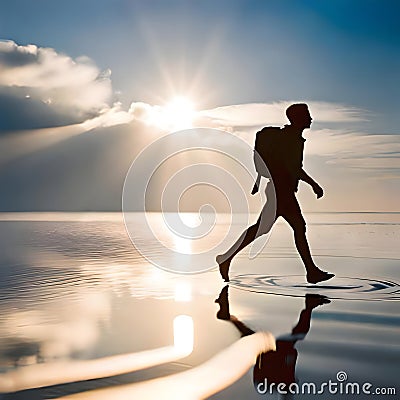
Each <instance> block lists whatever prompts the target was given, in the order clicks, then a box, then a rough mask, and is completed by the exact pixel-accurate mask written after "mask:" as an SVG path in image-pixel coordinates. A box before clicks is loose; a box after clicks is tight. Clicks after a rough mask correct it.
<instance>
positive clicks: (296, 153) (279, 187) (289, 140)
mask: <svg viewBox="0 0 400 400" xmlns="http://www.w3.org/2000/svg"><path fill="white" fill-rule="evenodd" d="M286 116H287V118H288V119H289V121H290V125H285V127H284V128H283V129H281V130H280V132H279V141H277V143H279V145H278V148H276V149H273V150H272V151H273V153H274V158H275V161H274V163H273V164H272V165H271V164H270V165H269V166H268V167H269V169H270V175H271V178H272V182H269V183H268V185H267V189H266V194H267V202H266V204H265V206H264V208H263V210H262V211H261V214H260V217H259V218H258V220H257V222H256V223H255V224H254V225H252V226H250V227H249V228H247V229H246V230H245V231H244V232H243V234H242V235H241V236H240V237H239V239H238V240H237V241H236V242H235V244H234V245H233V246H232V247H231V248H230V249H229V250H228V251H227V252H226V253H225V254H221V255H219V256H217V258H216V260H217V263H218V265H219V270H220V273H221V276H222V278H223V279H224V280H225V281H226V282H228V281H229V267H230V264H231V262H232V259H233V258H234V257H235V256H236V254H237V253H239V251H241V250H242V249H243V248H245V247H246V246H247V245H248V244H250V243H251V242H253V241H254V240H255V239H256V238H257V237H258V236H260V235H262V234H266V233H268V232H269V231H270V230H271V228H272V226H273V224H274V222H275V221H276V219H277V218H278V217H279V216H282V217H283V218H284V219H285V220H286V221H287V222H288V223H289V225H290V226H291V228H292V229H293V232H294V238H295V244H296V248H297V251H298V252H299V254H300V257H301V259H302V261H303V263H304V266H305V269H306V279H307V282H309V283H314V284H315V283H318V282H322V281H326V280H328V279H331V278H332V277H333V276H334V274H331V273H328V272H325V271H322V270H321V269H319V268H318V267H317V266H316V265H315V263H314V261H313V259H312V257H311V252H310V248H309V246H308V242H307V238H306V222H305V220H304V218H303V215H302V213H301V209H300V206H299V203H298V201H297V198H296V194H295V193H296V192H297V188H298V183H299V180H302V181H304V182H306V183H308V184H309V185H310V186H311V187H312V189H313V191H314V193H315V194H316V195H317V198H318V199H319V198H320V197H322V196H323V194H324V192H323V190H322V188H321V186H319V185H318V183H317V182H315V181H314V180H313V179H312V178H311V177H310V176H309V175H308V174H307V173H306V172H305V171H304V169H303V151H304V142H305V139H304V138H303V136H302V134H303V131H304V129H308V128H310V126H311V122H312V118H311V115H310V112H309V110H308V106H307V104H303V103H301V104H292V105H291V106H289V107H288V109H287V110H286ZM265 161H266V160H265ZM258 182H259V179H258ZM274 189H275V196H274ZM253 193H254V190H253ZM275 200H276V203H275ZM275 204H276V208H275Z"/></svg>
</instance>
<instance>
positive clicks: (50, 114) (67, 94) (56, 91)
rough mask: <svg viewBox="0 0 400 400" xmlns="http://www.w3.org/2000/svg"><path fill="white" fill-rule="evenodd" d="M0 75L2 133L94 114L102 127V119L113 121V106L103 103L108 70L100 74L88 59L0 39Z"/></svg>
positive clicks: (108, 92)
mask: <svg viewBox="0 0 400 400" xmlns="http://www.w3.org/2000/svg"><path fill="white" fill-rule="evenodd" d="M0 71H1V73H0V103H1V106H2V109H3V112H2V114H3V115H2V118H1V120H2V127H0V128H2V129H3V130H4V129H5V130H7V129H24V128H44V127H49V126H62V125H68V124H73V123H80V122H83V121H85V120H87V119H90V118H93V117H98V116H100V117H101V119H102V124H103V125H104V123H105V122H104V120H105V118H106V115H109V116H111V117H112V119H114V120H115V107H118V106H114V107H111V108H110V105H109V104H110V101H111V99H112V95H113V93H112V85H111V79H110V75H111V71H110V70H106V71H100V69H99V68H98V67H97V66H96V65H95V63H94V62H93V61H92V60H90V59H89V58H88V57H85V56H82V57H78V58H76V59H73V58H71V57H69V56H68V55H65V54H61V53H58V52H57V51H56V50H54V49H52V48H44V47H38V46H36V45H33V44H30V45H26V46H21V45H18V44H16V43H15V42H13V41H0ZM119 117H121V115H119ZM118 119H119V118H118ZM30 123H31V126H29V124H30Z"/></svg>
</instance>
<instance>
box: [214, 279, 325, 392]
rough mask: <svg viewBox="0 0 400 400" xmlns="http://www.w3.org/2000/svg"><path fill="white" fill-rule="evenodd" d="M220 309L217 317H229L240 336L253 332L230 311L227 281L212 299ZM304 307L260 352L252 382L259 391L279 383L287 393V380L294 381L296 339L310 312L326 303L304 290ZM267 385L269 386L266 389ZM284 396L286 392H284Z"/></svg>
mask: <svg viewBox="0 0 400 400" xmlns="http://www.w3.org/2000/svg"><path fill="white" fill-rule="evenodd" d="M215 302H216V303H218V304H219V307H220V309H219V310H218V312H217V318H218V319H221V320H226V321H230V322H231V323H232V324H233V325H234V326H235V327H236V328H237V329H238V331H239V332H240V334H241V336H242V337H243V336H248V335H252V334H253V333H255V331H253V330H252V329H251V328H249V327H248V326H247V325H245V324H244V323H243V322H241V321H239V320H238V318H236V317H235V316H234V315H231V314H230V310H229V300H228V285H227V286H225V287H224V288H223V289H222V291H221V293H220V295H219V297H218V299H216V300H215ZM304 303H305V304H304V306H305V308H304V309H303V310H302V311H301V312H300V316H299V320H298V322H297V324H296V326H295V327H294V328H293V329H292V332H291V333H288V334H285V335H281V336H279V337H278V338H277V339H276V350H275V351H268V352H267V353H261V354H259V355H258V357H257V361H256V363H255V365H254V369H253V383H254V386H255V388H256V390H257V391H258V393H260V394H265V393H267V391H268V390H269V391H270V392H272V391H273V388H277V386H278V385H280V387H281V389H282V391H286V392H287V393H288V388H289V386H290V384H291V383H294V382H296V362H297V355H298V353H297V350H296V348H295V345H296V342H297V341H298V340H303V339H304V338H305V337H306V335H307V333H308V332H309V330H310V326H311V314H312V311H313V310H314V308H316V307H318V306H322V305H324V304H329V303H330V300H329V299H328V298H327V297H326V296H321V295H319V294H306V296H305V301H304ZM270 387H271V389H270ZM285 397H286V396H285Z"/></svg>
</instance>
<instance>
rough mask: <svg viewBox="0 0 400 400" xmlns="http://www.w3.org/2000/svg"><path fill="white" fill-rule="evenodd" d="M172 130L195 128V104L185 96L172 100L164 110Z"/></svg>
mask: <svg viewBox="0 0 400 400" xmlns="http://www.w3.org/2000/svg"><path fill="white" fill-rule="evenodd" d="M164 111H165V117H166V120H167V122H168V125H169V127H170V129H172V130H174V131H178V130H182V129H189V128H192V127H193V118H194V115H195V109H194V104H193V102H192V101H191V100H190V99H189V98H187V97H185V96H176V97H174V98H172V99H171V100H170V101H169V102H168V103H167V104H166V105H165V108H164Z"/></svg>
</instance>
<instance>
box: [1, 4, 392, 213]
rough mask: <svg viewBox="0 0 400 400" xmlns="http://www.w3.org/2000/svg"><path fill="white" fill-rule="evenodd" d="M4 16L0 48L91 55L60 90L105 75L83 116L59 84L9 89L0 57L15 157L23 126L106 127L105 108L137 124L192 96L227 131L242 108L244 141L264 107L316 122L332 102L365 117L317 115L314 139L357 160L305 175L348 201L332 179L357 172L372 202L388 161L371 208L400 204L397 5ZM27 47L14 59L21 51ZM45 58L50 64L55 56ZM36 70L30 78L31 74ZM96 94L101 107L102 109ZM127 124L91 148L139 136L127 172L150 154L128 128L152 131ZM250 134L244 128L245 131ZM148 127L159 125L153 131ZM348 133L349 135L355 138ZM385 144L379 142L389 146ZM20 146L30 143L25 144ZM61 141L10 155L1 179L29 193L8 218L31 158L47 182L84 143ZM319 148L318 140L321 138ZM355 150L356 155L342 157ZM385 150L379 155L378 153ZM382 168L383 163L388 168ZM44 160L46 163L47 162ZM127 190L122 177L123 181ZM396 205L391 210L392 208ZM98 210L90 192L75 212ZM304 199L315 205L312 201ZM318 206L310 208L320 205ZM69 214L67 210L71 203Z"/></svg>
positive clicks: (43, 7)
mask: <svg viewBox="0 0 400 400" xmlns="http://www.w3.org/2000/svg"><path fill="white" fill-rule="evenodd" d="M1 9H2V11H1V13H0V38H1V39H5V40H11V41H13V42H15V43H16V45H19V46H26V45H28V44H33V45H35V46H37V48H50V49H53V51H54V52H55V54H56V55H57V57H58V58H57V57H56V58H57V59H58V60H60V58H61V55H65V57H68V58H69V59H71V60H77V57H81V56H85V60H83V61H82V59H78V61H79V62H80V63H81V64H80V68H79V70H74V71H73V70H71V71H69V70H67V69H66V67H65V63H63V62H61V61H60V62H59V64H57V65H59V70H58V72H57V71H53V72H52V74H53V75H57V74H59V79H62V77H63V74H70V75H71V76H82V79H84V77H87V76H89V75H90V74H93V73H97V74H98V75H99V76H100V75H101V82H100V80H99V78H96V79H94V80H93V81H90V82H89V81H84V86H83V87H85V88H86V92H87V96H86V97H85V98H87V99H90V102H89V100H88V102H86V103H85V104H84V103H83V101H81V103H80V107H81V108H80V109H77V107H76V104H74V103H73V99H74V98H76V96H77V94H78V93H79V92H75V91H69V89H68V88H66V89H65V90H63V92H62V93H64V94H65V96H66V97H65V99H64V100H65V101H64V100H62V99H61V94H60V92H57V94H56V95H54V90H53V87H51V88H50V84H49V82H48V81H46V80H45V79H43V83H41V84H42V85H43V86H42V87H39V88H38V86H37V85H35V82H37V75H34V77H35V78H32V79H31V80H29V79H28V80H26V79H25V80H22V81H21V80H20V81H19V83H18V84H16V83H15V82H14V81H13V79H12V74H15V70H12V68H15V66H16V64H12V62H11V61H12V60H11V58H7V57H10V56H9V54H10V52H8V53H7V54H8V55H5V56H4V57H3V58H0V62H1V60H3V64H0V68H2V69H3V72H4V71H5V72H6V74H3V81H2V82H1V79H0V106H1V108H2V110H3V111H1V110H0V117H1V118H0V130H2V131H3V132H5V133H6V134H7V135H6V136H8V139H9V146H11V147H13V148H15V146H12V140H11V139H10V135H13V136H15V138H16V139H17V136H18V132H19V130H21V129H24V130H29V129H32V131H33V130H35V129H39V128H49V127H54V126H57V127H59V128H62V127H63V126H67V125H71V124H76V123H81V122H83V121H84V120H85V119H90V118H94V117H96V115H97V114H99V112H100V111H99V110H103V111H104V105H106V106H108V107H109V108H110V109H113V105H115V104H116V102H119V103H120V104H119V105H118V107H119V108H118V112H125V113H127V112H128V110H129V108H130V107H131V103H139V102H141V103H144V104H147V105H148V106H149V107H153V106H155V105H159V104H162V103H163V102H165V101H167V100H168V99H170V98H171V97H173V96H174V95H176V94H183V95H188V96H190V97H192V98H193V100H194V102H195V103H196V107H197V108H198V109H199V110H214V111H212V112H211V114H213V115H214V117H215V115H216V114H215V113H217V115H218V116H219V117H221V112H222V114H223V117H224V119H225V121H226V122H227V125H226V126H229V122H230V121H229V120H230V119H232V117H233V116H234V115H235V113H236V111H237V109H235V111H233V110H232V109H229V107H230V106H233V105H238V104H240V105H244V106H245V107H247V108H246V110H247V111H246V112H248V113H247V114H246V113H245V114H244V117H243V118H244V120H245V123H243V121H242V123H241V126H240V127H238V126H237V127H236V126H232V129H233V131H240V130H241V132H239V134H242V135H243V134H245V133H247V134H248V135H249V142H251V141H252V140H253V137H252V136H251V137H250V135H251V134H252V132H253V131H254V128H253V126H255V125H258V123H252V122H251V119H252V118H255V114H257V113H258V111H257V110H254V109H251V110H250V109H249V107H248V105H251V104H254V103H261V104H265V105H266V107H268V105H270V104H271V103H278V104H282V114H283V112H284V104H286V102H291V101H299V100H304V101H307V102H309V103H310V104H314V105H315V110H316V112H317V111H318V112H322V111H321V107H322V108H324V107H325V108H326V107H328V108H329V105H332V109H333V110H334V109H336V110H337V109H338V108H342V109H344V110H345V111H349V110H350V111H351V110H356V112H357V113H358V117H357V118H353V119H351V120H349V119H346V118H345V119H343V118H342V119H340V118H339V119H338V120H334V118H333V117H332V118H325V119H324V121H321V120H320V121H319V120H318V118H317V117H318V113H317V114H316V115H315V117H316V118H315V124H314V125H313V129H315V131H316V132H317V131H321V132H322V131H326V130H329V134H328V135H327V137H328V138H331V139H332V138H334V139H335V140H334V141H335V143H337V142H338V140H337V138H338V137H339V136H340V135H344V136H343V141H342V145H341V146H342V147H338V148H337V150H338V151H340V152H342V153H344V152H346V151H350V153H351V152H353V153H352V155H350V156H349V158H346V159H345V160H344V159H343V157H342V161H343V162H342V163H341V164H340V168H339V167H338V168H339V170H338V169H335V174H336V176H331V175H329V174H330V172H328V171H329V163H332V162H335V160H332V158H334V155H335V154H334V153H335V152H334V150H335V149H336V148H332V152H327V153H324V154H318V149H315V151H314V153H313V155H310V158H309V165H310V167H311V169H314V170H315V171H323V174H322V175H323V176H322V177H321V179H320V180H321V181H323V180H324V174H325V171H326V174H327V176H326V179H327V181H328V182H331V181H332V188H334V190H335V191H340V187H339V186H335V185H334V184H333V182H335V180H337V178H338V176H340V174H341V173H343V172H344V171H346V167H347V168H348V167H349V166H350V167H351V169H352V171H353V173H354V174H355V176H356V178H355V179H357V180H358V181H359V182H360V185H361V186H360V187H359V188H357V189H355V190H356V191H355V192H354V194H353V195H352V196H353V197H354V198H355V197H356V196H357V193H363V194H364V195H365V194H366V193H367V188H368V186H369V185H370V183H369V179H370V178H371V171H370V169H371V168H370V169H368V168H366V167H368V165H370V166H372V167H374V166H375V163H377V162H378V167H379V168H375V169H374V171H373V174H372V175H374V177H375V178H376V177H377V174H380V176H379V178H382V179H378V180H379V182H380V183H379V185H380V186H379V191H380V192H381V193H382V198H380V199H379V198H377V199H375V200H374V201H372V202H370V203H365V204H364V205H363V206H362V208H363V209H375V208H376V207H377V208H384V209H393V208H394V207H395V203H394V202H393V196H397V195H398V194H399V191H398V186H399V185H398V183H399V179H398V177H399V169H400V168H399V167H400V166H399V165H398V164H397V160H398V150H399V140H398V138H399V136H398V133H399V128H398V127H399V123H400V119H399V115H398V108H399V105H400V100H399V94H398V86H399V81H400V72H399V71H400V53H399V51H398V50H399V45H400V32H399V27H398V23H397V18H398V14H399V11H400V5H399V3H398V2H397V1H388V0H386V1H385V0H384V1H378V0H376V1H372V0H363V1H358V0H348V1H344V0H343V1H342V0H335V1H317V0H314V1H312V0H298V1H288V0H283V1H238V0H231V1H224V0H221V1H202V2H199V1H167V0H164V1H161V0H160V1H132V0H114V1H106V0H97V1H94V0H85V1H75V0H72V1H69V2H55V1H52V0H45V1H42V0H37V1H35V2H32V1H28V0H14V1H12V2H2V5H1ZM20 50H21V48H19V50H18V49H14V50H13V51H15V52H18V51H19V53H21V51H20ZM46 54H47V56H46V57H48V58H47V59H48V61H47V62H48V63H50V61H49V60H50V59H51V56H50V53H46ZM89 64H90V66H89ZM46 65H47V67H46V66H44V64H40V68H43V71H48V64H46ZM54 65H55V64H54ZM46 68H47V69H46ZM57 68H58V67H57ZM7 73H8V75H7ZM26 73H27V74H30V73H32V74H33V72H32V71H31V70H29V71H28V70H27V72H26ZM110 73H111V75H110ZM35 74H36V72H35ZM32 76H33V75H32ZM4 77H7V79H6V78H4ZM21 79H22V78H21ZM21 82H22V83H21ZM100 86H101V87H100ZM50 89H51V90H50ZM29 90H31V92H32V93H31V92H29ZM74 90H75V89H74ZM28 92H29V93H28ZM86 92H85V93H86ZM93 93H96V94H95V95H94V94H93ZM39 95H40V96H42V97H41V102H36V103H35V102H34V100H35V99H36V98H35V96H39ZM44 95H46V96H48V100H49V101H50V100H51V102H52V103H51V104H50V102H49V104H48V103H47V97H46V99H44V97H43V96H44ZM53 95H54V98H51V96H53ZM26 96H29V98H30V100H31V101H30V104H28V103H27V102H26V101H22V99H24V98H25V97H26ZM93 97H96V98H97V99H98V104H95V101H94V99H93ZM66 99H69V100H68V101H67V100H66ZM100 100H101V102H100ZM100 103H101V104H100ZM44 104H45V105H44ZM246 105H247V106H246ZM321 105H322V106H321ZM222 106H225V107H227V108H225V109H223V110H222V111H221V109H219V107H222ZM50 108H51V110H50ZM325 108H324V109H325ZM215 109H217V111H215ZM249 110H250V111H249ZM266 110H267V109H266ZM103 111H102V112H103ZM114 111H115V109H114ZM311 111H313V110H311ZM116 112H117V111H116ZM241 112H244V111H243V109H241ZM265 115H266V116H265V124H268V123H269V119H268V118H271V119H273V116H272V114H268V112H266V114H265ZM246 116H247V117H248V122H247V120H246ZM259 120H260V118H258V119H257V121H259ZM118 121H119V123H118V124H117V123H113V124H112V125H113V127H109V126H108V127H104V126H103V127H102V128H101V129H102V132H103V131H104V132H103V133H102V134H101V135H98V136H97V141H98V143H97V142H96V143H95V144H94V146H100V147H101V146H102V143H105V142H104V141H108V140H109V139H108V138H107V133H106V132H105V131H107V130H108V131H110V132H111V131H112V132H114V131H118V132H119V133H117V135H116V136H115V137H118V134H119V135H120V136H121V139H120V140H121V141H124V140H128V141H131V140H136V139H137V143H136V142H135V145H134V146H133V147H134V150H132V151H131V152H130V153H127V154H126V155H125V157H126V163H128V160H130V159H131V158H132V157H133V155H134V154H135V153H136V152H137V151H139V149H140V147H141V146H142V145H143V143H141V142H140V140H139V139H138V138H136V139H132V138H131V137H130V136H129V134H128V133H122V132H123V131H124V129H125V130H126V131H127V130H128V129H127V126H126V125H129V126H130V131H132V129H133V128H132V124H134V125H135V129H136V130H137V131H139V130H140V129H142V128H141V127H140V121H133V122H129V121H130V119H129V118H127V119H125V117H124V116H123V115H122V114H120V117H119V119H118ZM261 122H263V123H264V121H259V123H260V124H261ZM271 122H272V123H275V122H276V121H275V120H274V121H271ZM278 122H279V121H278ZM108 125H111V124H108ZM231 125H232V124H231ZM233 125H234V124H233ZM243 125H246V126H247V128H246V129H243ZM99 129H100V128H99ZM146 129H149V127H148V126H146V127H144V128H143V130H146ZM251 129H253V131H252V130H251ZM65 132H66V131H65ZM36 133H37V135H36V136H35V137H39V138H40V140H41V141H43V142H46V139H44V136H43V135H42V137H41V136H40V132H36ZM253 134H254V132H253ZM349 134H350V135H353V136H350V137H349ZM38 135H39V136H38ZM65 135H67V134H64V136H65ZM102 135H103V136H104V138H103V136H102ZM124 135H126V138H125V139H124V138H123V137H125V136H124ZM137 135H139V136H140V135H141V134H140V133H138V134H137ZM335 135H336V136H335ZM377 135H379V136H381V139H380V140H378V139H377V138H376V136H377ZM3 136H4V135H3ZM78 136H79V135H78ZM367 136H370V137H369V138H367ZM18 137H19V139H18V140H19V143H22V141H21V140H22V139H21V135H19V136H18ZM63 138H64V139H63V141H60V143H57V144H54V143H53V144H51V145H46V150H43V149H41V150H40V152H38V151H37V150H35V151H31V152H30V153H29V156H28V158H27V156H25V155H26V154H27V152H26V151H22V150H21V152H20V153H21V154H24V156H23V157H22V156H21V155H20V156H19V158H15V159H14V160H11V161H10V157H9V153H7V157H8V158H7V168H6V170H4V168H3V172H2V174H0V181H1V182H3V183H6V184H8V185H10V184H11V182H14V186H17V187H20V189H18V190H17V189H15V191H14V192H13V190H14V189H12V190H11V192H13V194H10V197H9V198H8V200H7V201H3V204H0V206H2V208H3V209H8V208H12V207H11V206H10V204H12V203H13V198H14V197H15V196H21V195H23V192H22V188H23V187H24V182H25V181H26V179H27V172H26V173H24V171H25V169H29V168H30V167H29V165H30V164H29V162H28V161H27V160H28V159H29V160H31V162H33V163H34V164H35V166H36V167H35V168H37V171H38V173H39V174H40V171H41V169H40V168H41V160H48V159H51V158H52V151H54V152H61V153H63V152H66V151H67V150H66V149H67V147H66V146H67V143H69V144H71V143H72V142H73V141H74V140H78V141H82V140H83V139H82V138H80V137H79V138H78V137H75V139H73V138H72V136H71V137H69V138H68V140H65V137H63ZM365 138H366V139H365ZM35 140H36V139H35ZM40 140H39V141H40ZM29 141H30V139H26V141H25V142H23V143H24V144H20V146H23V147H29V148H30V147H32V144H29V145H27V144H26V143H27V142H29ZM318 141H319V143H320V142H321V141H322V143H320V144H321V148H324V146H325V147H326V145H327V143H325V144H324V143H323V138H321V136H319V137H318ZM309 142H310V143H311V142H312V138H311V136H310V140H309ZM339 142H340V140H339ZM371 142H373V144H371ZM343 143H344V144H343ZM364 143H366V150H365V152H364V153H362V152H361V151H360V150H359V149H358V150H357V152H354V148H358V147H360V145H364ZM345 145H348V146H350V147H351V148H349V149H346V148H343V146H345ZM43 146H44V145H43ZM88 146H89V144H88ZM108 146H111V145H110V144H108ZM115 146H117V143H115ZM33 147H34V146H33ZM377 147H379V154H376V153H374V151H375V150H376V149H377ZM382 149H385V150H382ZM311 150H312V149H311ZM91 151H93V148H92V149H89V148H88V154H91ZM112 151H116V150H112ZM3 152H4V150H3ZM311 153H312V152H311ZM311 153H310V154H311ZM332 153H333V154H332ZM63 154H64V153H63ZM35 157H36V158H35ZM378 158H379V159H380V160H383V159H384V160H383V161H384V163H383V164H382V165H380V164H379V160H378V161H377V159H378ZM361 159H362V160H363V161H362V163H361V164H360V167H359V168H356V167H357V165H356V164H355V162H356V160H361ZM372 159H374V160H373V161H371V160H372ZM0 161H1V158H0ZM75 161H76V160H75V159H74V160H71V161H70V162H75ZM46 162H47V163H48V162H49V161H46ZM46 162H44V164H43V165H48V164H46ZM93 162H95V161H93ZM96 162H98V160H96ZM306 166H307V165H306ZM380 167H382V168H380ZM43 168H45V167H43ZM60 168H61V167H60ZM62 168H63V169H65V168H67V166H66V165H63V166H62ZM104 168H106V167H104ZM67 169H68V168H67ZM123 170H124V168H123V167H121V170H120V171H119V172H118V174H119V175H123ZM4 171H5V172H4ZM119 175H118V176H119ZM65 179H67V180H68V181H69V182H70V181H71V180H73V179H72V178H65ZM87 179H89V177H87ZM118 179H119V181H120V180H121V179H122V178H121V177H120V176H119V178H118ZM376 181H377V180H376V179H375V182H376ZM46 182H50V183H51V179H50V181H49V180H47V181H46V179H45V177H44V178H42V179H40V180H38V182H37V185H38V186H39V187H42V186H46V187H47V186H48V185H47V183H46ZM18 185H19V186H18ZM81 185H82V186H84V184H83V183H81ZM72 187H73V185H72ZM32 190H34V189H32ZM47 190H49V189H47ZM93 190H94V191H95V189H93ZM114 190H115V195H114V197H113V200H112V201H111V200H107V201H104V204H103V203H101V202H100V203H101V204H97V202H96V201H95V202H94V203H96V206H94V208H95V209H101V208H106V209H113V208H114V205H112V204H114V201H116V200H114V199H117V197H118V196H117V191H118V189H117V188H115V189H114ZM71 191H73V189H71ZM66 197H67V198H68V199H69V198H70V196H66ZM106 197H107V196H106ZM31 198H32V203H28V202H22V203H21V205H20V207H22V208H29V207H30V204H33V206H32V207H33V208H40V207H41V204H42V207H45V206H46V204H47V203H46V201H43V199H42V198H41V197H38V196H37V195H34V196H33V197H31ZM389 198H391V199H392V200H390V201H388V203H387V205H386V206H385V204H386V202H387V200H388V199H389ZM90 199H91V196H90V195H87V200H86V202H85V205H84V206H83V205H82V204H81V202H77V203H76V205H75V206H74V207H73V208H76V209H80V208H90V204H91V203H90ZM70 200H71V201H72V199H70ZM306 200H307V201H311V199H309V198H307V199H306ZM336 200H337V199H333V198H332V200H331V201H330V202H329V203H325V205H324V206H321V207H322V208H327V209H332V208H334V204H335V203H336V202H337V201H336ZM53 203H54V201H52V204H53ZM55 204H57V201H55ZM74 204H75V203H74ZM309 204H310V208H313V205H312V203H309ZM382 204H383V206H382ZM60 207H61V208H65V207H66V205H65V204H64V203H63V204H62V205H60ZM55 208H57V207H56V206H55ZM340 208H341V209H345V208H346V204H345V202H343V201H342V203H341V205H340ZM348 208H349V209H354V208H356V203H355V202H352V203H351V204H349V205H348Z"/></svg>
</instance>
